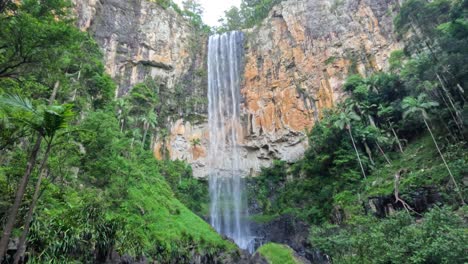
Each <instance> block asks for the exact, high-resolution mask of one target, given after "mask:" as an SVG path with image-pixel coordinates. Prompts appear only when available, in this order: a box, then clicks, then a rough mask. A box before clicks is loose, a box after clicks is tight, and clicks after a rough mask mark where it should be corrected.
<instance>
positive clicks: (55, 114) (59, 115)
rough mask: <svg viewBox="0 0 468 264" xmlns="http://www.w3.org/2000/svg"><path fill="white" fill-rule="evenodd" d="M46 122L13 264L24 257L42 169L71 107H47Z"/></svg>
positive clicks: (39, 188)
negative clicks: (44, 142) (41, 155)
mask: <svg viewBox="0 0 468 264" xmlns="http://www.w3.org/2000/svg"><path fill="white" fill-rule="evenodd" d="M48 108H49V110H47V111H48V115H49V116H50V117H49V118H48V121H47V123H46V124H44V125H45V126H47V129H46V130H47V131H48V132H47V133H46V134H44V135H43V138H44V140H45V141H46V143H47V147H46V151H45V153H44V157H43V158H42V161H41V166H40V168H39V170H38V173H39V175H38V179H37V182H36V187H35V189H34V195H33V199H32V201H31V204H30V205H29V209H28V214H27V216H26V221H25V223H24V228H23V232H22V234H21V237H20V240H19V243H18V250H17V251H16V254H15V256H14V262H13V263H14V264H18V263H19V262H20V260H21V259H22V258H23V256H24V252H25V251H26V238H27V237H28V234H29V228H30V226H31V221H32V218H33V215H34V209H35V207H36V204H37V200H38V199H39V194H40V191H41V183H42V178H43V176H44V174H45V173H44V168H45V165H46V163H47V159H48V158H49V154H50V150H51V148H52V143H53V141H54V139H55V138H56V136H57V132H58V131H60V130H63V129H66V128H67V127H68V123H69V122H70V120H71V119H72V118H73V116H74V115H73V112H72V110H71V105H63V106H51V107H48Z"/></svg>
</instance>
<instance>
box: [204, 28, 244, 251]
mask: <svg viewBox="0 0 468 264" xmlns="http://www.w3.org/2000/svg"><path fill="white" fill-rule="evenodd" d="M243 42H244V35H243V33H241V32H229V33H225V34H222V35H214V36H211V37H210V39H209V43H208V119H209V120H208V127H209V131H210V134H209V136H210V137H209V140H210V145H209V150H208V166H209V172H210V173H209V185H210V198H211V206H210V224H211V225H212V226H213V227H214V228H215V229H216V231H218V232H219V233H220V234H223V235H226V236H227V237H229V238H231V239H232V240H234V242H235V243H236V244H237V245H238V246H239V247H240V248H242V249H247V250H249V247H250V244H251V243H250V241H251V238H250V234H249V225H248V221H247V217H248V212H247V202H246V197H245V191H244V189H245V188H244V183H243V179H242V177H241V173H240V162H241V159H240V152H239V146H238V145H239V139H241V133H242V129H241V124H240V114H239V112H240V80H241V74H240V73H241V64H242V57H243Z"/></svg>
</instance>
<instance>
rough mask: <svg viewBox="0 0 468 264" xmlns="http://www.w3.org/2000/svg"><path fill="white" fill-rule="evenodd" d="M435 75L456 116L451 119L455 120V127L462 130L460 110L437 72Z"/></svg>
mask: <svg viewBox="0 0 468 264" xmlns="http://www.w3.org/2000/svg"><path fill="white" fill-rule="evenodd" d="M436 76H437V79H438V80H439V83H440V85H441V86H442V90H443V91H444V93H445V95H446V96H447V99H448V101H449V103H450V105H451V106H452V109H453V111H454V112H455V116H456V118H455V117H453V120H454V121H455V124H457V127H458V128H459V129H460V131H463V118H462V117H461V114H460V111H459V110H458V109H457V107H456V106H455V104H454V102H453V99H452V96H451V94H450V92H449V91H448V89H447V87H445V84H444V82H443V80H442V78H440V75H439V74H438V73H437V74H436ZM449 109H450V108H449Z"/></svg>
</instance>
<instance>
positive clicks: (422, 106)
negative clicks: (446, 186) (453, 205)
mask: <svg viewBox="0 0 468 264" xmlns="http://www.w3.org/2000/svg"><path fill="white" fill-rule="evenodd" d="M438 105H439V104H438V103H437V102H433V101H428V100H427V95H426V94H424V93H423V94H420V95H419V96H418V98H414V97H406V98H405V99H403V102H402V108H403V110H404V113H403V118H407V117H409V116H411V115H414V114H419V115H421V117H422V119H423V121H424V124H425V125H426V128H427V130H428V131H429V134H430V135H431V137H432V141H433V142H434V145H435V146H436V149H437V151H438V152H439V155H440V157H441V158H442V161H443V162H444V165H445V167H446V168H447V171H448V173H449V175H450V178H451V180H452V182H453V184H454V186H455V189H456V191H457V193H458V195H459V196H460V200H461V202H462V204H463V205H464V204H465V201H464V200H463V196H462V195H461V191H460V188H459V187H458V184H457V182H456V181H455V177H453V174H452V171H451V170H450V168H449V166H448V164H447V162H446V161H445V158H444V155H442V151H441V150H440V148H439V144H437V140H436V138H435V137H434V134H433V133H432V129H431V127H430V126H429V123H428V120H429V115H428V112H427V111H428V110H430V109H431V108H433V107H436V106H438Z"/></svg>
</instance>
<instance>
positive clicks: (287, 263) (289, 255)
mask: <svg viewBox="0 0 468 264" xmlns="http://www.w3.org/2000/svg"><path fill="white" fill-rule="evenodd" d="M257 252H259V253H260V255H262V256H263V257H264V258H265V259H266V260H267V261H268V263H270V264H299V263H301V262H300V261H299V260H297V259H296V258H295V257H294V252H293V250H292V249H291V248H289V247H288V246H285V245H281V244H275V243H268V244H265V245H263V246H261V247H260V248H259V249H258V250H257Z"/></svg>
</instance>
